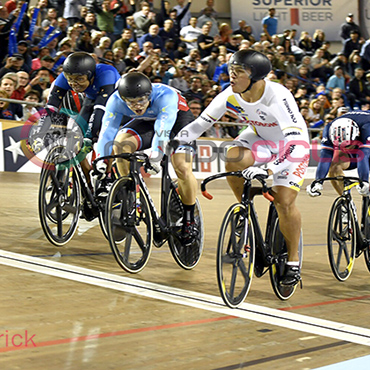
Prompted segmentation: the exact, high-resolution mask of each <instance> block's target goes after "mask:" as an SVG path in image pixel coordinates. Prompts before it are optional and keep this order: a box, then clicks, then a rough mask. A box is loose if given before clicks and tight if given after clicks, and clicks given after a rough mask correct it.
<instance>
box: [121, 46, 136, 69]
mask: <svg viewBox="0 0 370 370" xmlns="http://www.w3.org/2000/svg"><path fill="white" fill-rule="evenodd" d="M137 55H138V52H137V49H135V48H133V47H131V46H129V47H128V49H127V51H126V56H125V59H123V61H124V62H125V64H126V71H127V68H130V67H131V68H137V67H139V64H140V63H139V62H138V61H137V59H136V57H137Z"/></svg>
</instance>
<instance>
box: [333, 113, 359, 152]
mask: <svg viewBox="0 0 370 370" xmlns="http://www.w3.org/2000/svg"><path fill="white" fill-rule="evenodd" d="M359 136H360V130H359V128H358V125H357V123H356V122H355V121H353V120H351V119H350V118H344V117H341V118H338V119H336V120H335V121H333V123H332V125H331V126H330V129H329V137H330V140H331V141H332V142H333V143H334V142H335V141H336V142H337V143H338V144H339V145H340V144H342V143H343V141H355V140H357V139H358V137H359Z"/></svg>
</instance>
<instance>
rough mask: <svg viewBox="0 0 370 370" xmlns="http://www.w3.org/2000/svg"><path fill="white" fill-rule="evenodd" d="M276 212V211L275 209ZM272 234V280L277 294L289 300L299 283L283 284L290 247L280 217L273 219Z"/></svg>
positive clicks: (300, 259) (301, 241)
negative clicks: (283, 232) (288, 247)
mask: <svg viewBox="0 0 370 370" xmlns="http://www.w3.org/2000/svg"><path fill="white" fill-rule="evenodd" d="M275 212H276V211H275ZM271 230H272V232H271V236H270V238H269V243H270V248H271V249H270V250H271V254H272V259H273V262H272V264H271V265H270V281H271V285H272V288H273V290H274V293H275V295H276V296H277V297H278V298H279V299H281V300H282V301H286V300H288V299H289V298H290V297H291V296H292V295H293V294H294V292H295V290H296V287H297V285H293V286H289V285H282V284H281V283H280V282H281V279H282V277H283V274H284V270H285V266H286V263H287V261H288V249H287V246H286V241H285V239H284V236H283V234H282V232H281V230H280V226H279V218H278V215H277V213H276V217H275V218H273V220H272V228H271ZM298 254H299V266H300V268H302V260H303V235H302V231H301V236H300V238H299V244H298Z"/></svg>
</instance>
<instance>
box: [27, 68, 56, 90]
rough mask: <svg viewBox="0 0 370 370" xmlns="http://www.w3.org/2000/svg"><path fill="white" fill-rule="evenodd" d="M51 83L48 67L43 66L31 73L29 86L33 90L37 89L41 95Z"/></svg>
mask: <svg viewBox="0 0 370 370" xmlns="http://www.w3.org/2000/svg"><path fill="white" fill-rule="evenodd" d="M50 85H51V84H50V74H49V70H48V69H47V68H45V67H41V68H40V69H38V70H37V71H34V72H33V74H32V75H31V82H30V84H29V86H30V87H31V89H32V90H36V91H37V92H38V93H39V94H40V96H42V94H43V92H44V91H45V90H46V89H48V88H49V87H50Z"/></svg>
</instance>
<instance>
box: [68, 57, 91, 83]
mask: <svg viewBox="0 0 370 370" xmlns="http://www.w3.org/2000/svg"><path fill="white" fill-rule="evenodd" d="M95 70H96V62H95V60H94V58H93V57H92V56H91V55H90V54H88V53H85V52H83V51H78V52H76V53H73V54H70V55H68V57H67V59H66V60H65V61H64V63H63V72H65V73H68V74H70V75H86V76H87V78H88V80H89V81H90V80H91V79H92V78H93V76H94V74H95Z"/></svg>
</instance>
